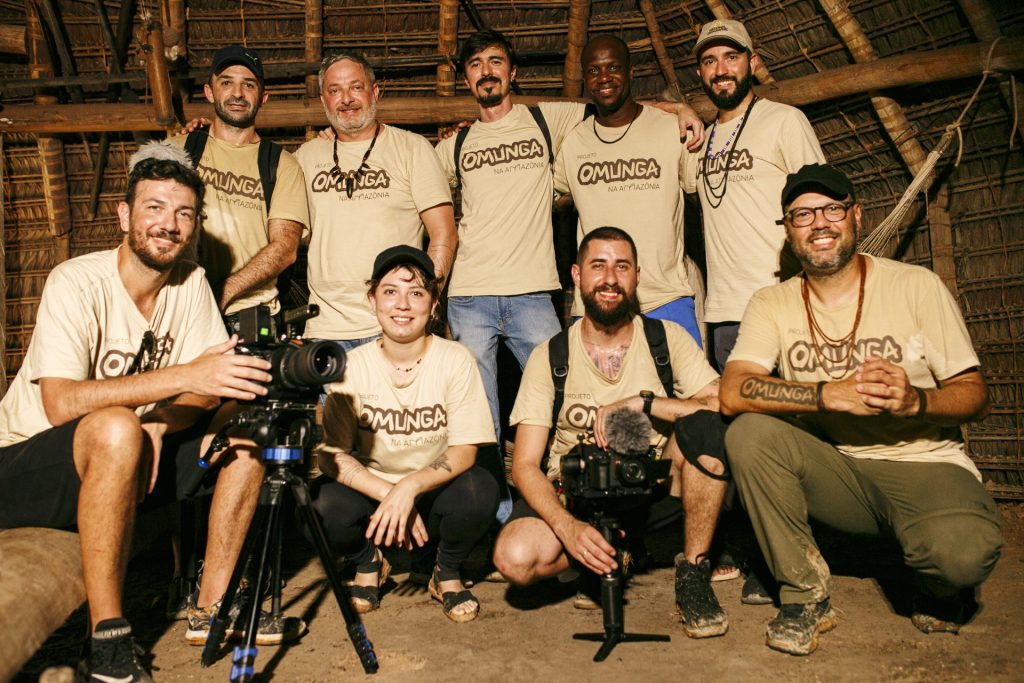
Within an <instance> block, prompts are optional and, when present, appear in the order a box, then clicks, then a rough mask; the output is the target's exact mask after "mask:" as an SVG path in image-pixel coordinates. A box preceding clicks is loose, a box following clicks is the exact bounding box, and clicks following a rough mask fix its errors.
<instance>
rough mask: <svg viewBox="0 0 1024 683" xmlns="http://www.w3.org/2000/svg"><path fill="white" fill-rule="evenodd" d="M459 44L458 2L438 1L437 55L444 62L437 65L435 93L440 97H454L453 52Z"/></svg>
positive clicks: (455, 0) (454, 0) (450, 0)
mask: <svg viewBox="0 0 1024 683" xmlns="http://www.w3.org/2000/svg"><path fill="white" fill-rule="evenodd" d="M458 42H459V0H439V7H438V18H437V53H438V54H439V55H441V58H442V59H443V60H444V61H442V62H441V63H440V64H438V65H437V86H436V92H437V94H438V95H440V96H441V97H453V96H454V95H455V68H454V67H453V66H452V63H453V62H454V60H455V52H456V50H458Z"/></svg>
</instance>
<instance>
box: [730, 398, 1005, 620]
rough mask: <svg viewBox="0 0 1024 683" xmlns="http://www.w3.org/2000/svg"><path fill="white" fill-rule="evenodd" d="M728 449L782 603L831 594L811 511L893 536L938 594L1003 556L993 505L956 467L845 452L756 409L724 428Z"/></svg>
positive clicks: (833, 522) (974, 577) (853, 528)
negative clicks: (757, 412) (848, 454)
mask: <svg viewBox="0 0 1024 683" xmlns="http://www.w3.org/2000/svg"><path fill="white" fill-rule="evenodd" d="M726 450H727V453H728V457H729V466H730V468H731V469H732V474H733V478H734V479H735V481H736V486H737V489H738V490H739V494H740V497H741V499H742V500H743V505H744V506H745V507H746V509H747V512H748V513H749V515H750V520H751V522H752V523H753V526H754V532H755V533H756V534H757V540H758V543H759V544H760V546H761V551H762V552H763V553H764V557H765V560H766V561H767V562H768V566H769V567H770V568H771V570H772V573H773V574H774V575H775V578H776V580H777V581H778V582H779V591H780V600H781V602H782V604H800V603H808V602H820V601H821V600H824V599H825V598H826V597H828V595H829V578H830V574H829V569H828V565H826V564H825V561H824V560H823V559H822V557H821V553H820V552H819V550H818V546H817V544H816V543H815V541H814V537H813V536H812V534H811V528H810V525H809V523H808V519H809V518H810V517H813V518H814V519H816V520H818V521H821V522H824V523H825V524H828V525H829V526H832V527H835V528H836V529H839V530H841V531H845V532H847V533H854V534H868V535H881V534H886V535H892V536H894V537H895V538H896V539H897V541H898V542H899V543H900V546H901V547H902V548H903V557H904V560H905V562H906V563H907V566H909V567H910V568H911V569H913V570H914V571H915V574H916V577H917V580H918V582H919V584H920V585H921V587H922V588H924V589H925V590H926V591H928V592H929V593H931V594H933V595H935V596H938V597H947V596H950V595H952V594H953V593H954V592H956V591H957V590H959V589H961V588H968V587H971V586H976V585H978V584H980V583H981V582H982V581H984V580H985V578H986V577H988V575H989V573H991V571H992V568H993V567H994V566H995V564H996V560H998V559H999V551H1000V548H1001V547H1002V545H1003V539H1002V534H1001V532H1000V528H999V526H1000V517H999V511H998V509H997V508H996V506H995V503H994V502H993V501H992V497H991V496H990V495H989V494H988V491H986V490H985V487H984V486H982V485H981V483H980V482H979V481H978V480H977V478H976V477H975V476H974V475H973V474H972V473H970V472H968V471H967V470H966V469H964V468H962V467H960V466H959V465H953V464H947V463H920V462H905V461H902V462H901V461H893V460H867V459H863V458H851V457H848V456H845V455H843V454H842V453H840V452H839V451H837V450H836V449H835V448H834V447H833V446H831V445H830V444H828V443H826V442H824V441H822V440H821V439H819V438H818V437H816V436H814V435H812V434H810V433H809V432H807V431H806V430H804V429H803V428H802V427H801V426H800V425H799V422H798V421H795V420H788V419H785V418H778V417H772V416H769V415H758V414H753V413H748V414H744V415H740V416H739V417H738V418H737V419H736V420H735V421H734V422H733V423H732V425H730V427H729V431H728V432H727V433H726Z"/></svg>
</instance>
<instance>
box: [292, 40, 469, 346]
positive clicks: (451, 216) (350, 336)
mask: <svg viewBox="0 0 1024 683" xmlns="http://www.w3.org/2000/svg"><path fill="white" fill-rule="evenodd" d="M319 80H320V101H321V102H322V103H323V105H324V112H325V114H326V115H327V120H328V121H330V123H331V127H332V129H333V131H334V139H324V138H317V139H313V140H310V141H308V142H306V143H305V144H304V145H302V147H300V148H299V149H298V150H297V151H296V152H295V158H296V159H297V160H298V162H299V164H300V165H301V166H302V170H303V171H304V173H305V175H306V197H307V200H308V202H309V217H310V221H311V228H312V235H311V238H310V244H309V267H308V282H309V292H310V296H309V302H310V303H311V304H317V305H319V306H320V315H319V316H317V317H316V318H313V319H311V320H310V321H309V322H308V323H306V336H307V337H315V338H320V339H333V340H336V341H338V342H339V343H340V344H341V345H342V347H344V348H345V349H346V350H348V349H352V348H355V347H356V346H359V345H360V344H362V343H364V342H366V341H369V340H371V339H375V338H376V337H378V336H380V325H379V324H378V323H377V318H376V316H374V314H373V311H372V310H370V304H369V301H368V300H367V298H366V281H367V280H368V279H369V278H370V270H371V266H372V265H373V260H374V258H375V257H376V256H377V254H379V253H380V252H382V251H384V249H386V248H388V247H393V246H395V245H398V244H408V245H410V246H413V247H417V248H421V247H423V240H424V231H425V232H426V237H427V238H428V243H427V246H426V252H427V254H429V255H430V259H431V261H433V263H434V271H435V272H436V273H437V275H438V277H439V278H441V279H442V280H443V279H445V278H446V277H447V276H448V274H449V272H450V271H451V266H452V261H453V259H454V258H455V247H456V245H457V243H458V234H457V233H456V231H455V213H454V210H453V208H452V197H451V191H450V190H449V189H448V181H447V179H446V178H445V176H444V173H443V172H442V170H441V166H440V164H439V163H438V161H437V157H436V156H435V155H434V149H433V148H432V147H431V146H430V143H429V142H427V140H426V139H425V138H424V137H423V136H421V135H416V134H414V133H410V132H408V131H405V130H402V129H400V128H395V127H393V126H386V125H384V124H383V123H381V122H380V121H378V120H377V100H378V99H379V98H380V86H379V85H378V83H377V79H376V77H375V76H374V73H373V67H372V66H370V63H369V62H368V61H366V58H364V57H363V56H361V55H356V54H350V53H341V54H336V55H333V56H330V57H327V58H326V59H324V61H323V63H322V64H321V65H320V74H319Z"/></svg>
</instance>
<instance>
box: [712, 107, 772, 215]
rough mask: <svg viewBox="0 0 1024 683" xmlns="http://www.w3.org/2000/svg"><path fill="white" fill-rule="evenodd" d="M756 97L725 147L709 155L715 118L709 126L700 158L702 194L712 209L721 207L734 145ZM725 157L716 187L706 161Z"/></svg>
mask: <svg viewBox="0 0 1024 683" xmlns="http://www.w3.org/2000/svg"><path fill="white" fill-rule="evenodd" d="M757 99H758V98H757V95H754V97H753V98H752V99H751V100H750V104H748V105H747V109H746V111H744V112H743V116H742V117H741V118H740V122H739V124H738V125H737V126H736V128H734V129H733V131H732V135H730V136H729V139H728V140H726V141H725V145H723V146H722V149H721V150H720V151H719V152H717V153H715V154H712V153H711V145H712V144H714V142H715V129H716V128H717V127H718V119H717V118H715V122H714V123H712V124H711V132H710V133H709V134H708V146H707V150H706V151H705V154H704V156H703V157H702V158H701V166H702V168H701V171H702V173H701V180H702V182H703V183H704V194H705V195H707V200H708V204H710V205H711V208H712V209H717V208H718V207H719V206H721V205H722V199H724V198H725V191H726V189H727V186H728V184H729V166H730V165H731V164H732V155H733V152H735V151H736V145H738V144H739V142H740V135H742V133H743V129H744V128H746V126H747V120H748V119H749V118H750V112H751V110H753V108H754V104H755V103H756V102H757ZM722 156H725V164H724V165H723V167H722V181H721V182H720V183H718V184H717V185H715V184H713V183H712V182H711V179H710V177H709V176H708V161H709V160H717V159H719V158H721V157H722Z"/></svg>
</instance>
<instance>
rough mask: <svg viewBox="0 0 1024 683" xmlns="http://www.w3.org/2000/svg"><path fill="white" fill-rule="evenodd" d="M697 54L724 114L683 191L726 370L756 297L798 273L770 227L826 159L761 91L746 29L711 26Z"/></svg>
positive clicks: (804, 128)
mask: <svg viewBox="0 0 1024 683" xmlns="http://www.w3.org/2000/svg"><path fill="white" fill-rule="evenodd" d="M693 52H694V56H695V57H696V58H697V76H698V77H699V78H700V81H701V84H702V85H703V87H704V92H705V93H707V96H708V98H710V99H711V101H712V103H714V105H715V106H716V107H718V115H717V116H716V117H715V120H714V122H712V123H711V125H710V126H709V128H708V132H707V135H706V137H705V143H704V145H703V147H702V148H701V149H700V151H699V152H698V153H697V154H694V155H692V156H689V157H688V158H687V159H686V162H687V166H686V169H685V171H684V173H683V189H684V190H685V191H686V192H687V193H690V194H692V193H694V192H696V193H697V194H698V196H699V197H700V205H701V210H702V213H703V216H704V239H705V246H706V256H707V266H708V270H707V273H708V284H707V298H706V303H705V306H704V320H705V322H707V323H708V324H709V330H708V332H709V337H710V340H709V343H710V345H711V347H712V350H713V359H712V360H713V361H714V362H715V363H716V365H717V367H718V370H719V372H721V371H722V369H723V368H724V367H725V362H726V360H727V359H728V358H729V352H730V351H731V350H732V347H733V345H734V344H735V343H736V332H737V330H738V329H739V320H740V318H741V317H742V316H743V309H744V308H745V307H746V305H747V302H748V301H750V297H751V296H753V294H754V292H756V291H757V290H758V289H760V288H762V287H767V286H768V285H771V284H775V283H776V282H780V281H781V280H783V279H786V278H787V277H789V276H791V275H793V274H794V273H795V272H796V269H795V268H794V267H793V259H792V258H791V255H789V254H787V253H784V251H783V245H784V243H785V235H784V234H783V231H782V230H780V229H778V228H777V227H776V226H775V224H774V222H773V221H774V219H775V218H776V211H777V209H776V206H777V202H778V197H779V192H780V191H781V190H782V186H783V184H784V183H785V182H786V174H787V173H793V172H795V171H796V170H798V169H799V168H800V167H802V166H803V165H804V164H810V163H820V162H824V161H825V157H824V155H823V154H822V152H821V146H820V145H819V144H818V139H817V137H815V134H814V129H812V128H811V124H810V123H809V122H808V121H807V117H806V116H804V114H803V113H802V112H801V111H800V110H799V109H796V108H795V107H791V106H789V105H786V104H780V103H779V102H772V101H771V100H766V99H764V98H761V97H758V96H757V95H755V94H754V90H753V85H754V82H753V75H752V74H753V70H754V69H756V68H758V66H759V64H760V57H759V56H758V55H757V53H756V52H754V51H753V43H752V41H751V40H750V35H749V34H748V33H747V29H746V28H745V27H744V26H743V24H742V23H740V22H738V21H735V20H733V19H724V20H723V19H716V20H714V21H711V22H708V23H707V24H704V26H703V27H702V28H701V32H700V36H699V37H698V38H697V44H696V46H695V47H694V51H693Z"/></svg>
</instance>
